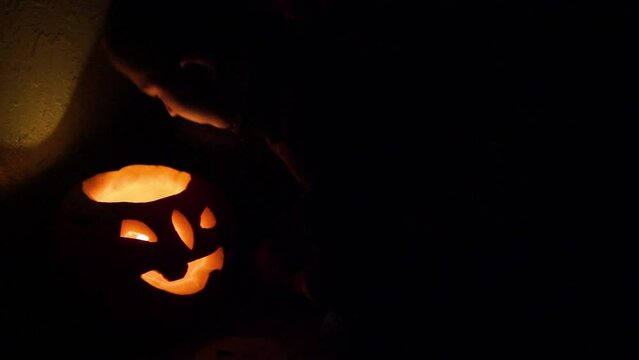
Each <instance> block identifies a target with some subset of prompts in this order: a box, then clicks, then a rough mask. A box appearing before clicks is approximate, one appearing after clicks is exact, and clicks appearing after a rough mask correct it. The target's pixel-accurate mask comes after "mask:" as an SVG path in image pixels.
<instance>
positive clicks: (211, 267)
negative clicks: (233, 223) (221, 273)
mask: <svg viewBox="0 0 639 360" xmlns="http://www.w3.org/2000/svg"><path fill="white" fill-rule="evenodd" d="M187 265H188V267H187V270H186V274H184V276H183V277H182V278H181V279H177V280H173V281H169V280H167V279H166V278H165V277H164V275H162V273H160V272H159V271H157V270H151V271H147V272H145V273H144V274H142V275H140V277H141V278H142V280H144V281H146V282H147V283H148V284H149V285H151V286H153V287H154V288H157V289H160V290H164V291H166V292H169V293H171V294H176V295H192V294H195V293H197V292H198V291H201V290H202V289H204V287H205V286H206V283H207V281H208V280H209V275H210V274H211V273H212V272H213V271H215V270H220V269H222V266H223V265H224V250H223V249H222V247H219V248H218V249H217V250H215V252H213V253H212V254H210V255H207V256H204V257H201V258H199V259H197V260H193V261H191V262H189V263H188V264H187Z"/></svg>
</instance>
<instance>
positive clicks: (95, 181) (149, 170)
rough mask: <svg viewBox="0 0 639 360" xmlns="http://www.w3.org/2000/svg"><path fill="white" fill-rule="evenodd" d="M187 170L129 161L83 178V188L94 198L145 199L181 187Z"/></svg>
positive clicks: (176, 191) (186, 181)
mask: <svg viewBox="0 0 639 360" xmlns="http://www.w3.org/2000/svg"><path fill="white" fill-rule="evenodd" d="M189 181H191V175H190V174H189V173H186V172H183V171H178V170H175V169H172V168H170V167H166V166H161V165H129V166H126V167H123V168H122V169H120V170H117V171H109V172H105V173H102V174H98V175H95V176H93V177H91V178H89V179H87V180H85V181H84V182H82V191H84V193H85V194H86V195H87V196H88V197H89V198H90V199H91V200H94V201H97V202H105V203H114V202H132V203H145V202H151V201H155V200H159V199H163V198H165V197H168V196H172V195H176V194H179V193H181V192H182V191H184V190H185V189H186V187H187V185H188V184H189Z"/></svg>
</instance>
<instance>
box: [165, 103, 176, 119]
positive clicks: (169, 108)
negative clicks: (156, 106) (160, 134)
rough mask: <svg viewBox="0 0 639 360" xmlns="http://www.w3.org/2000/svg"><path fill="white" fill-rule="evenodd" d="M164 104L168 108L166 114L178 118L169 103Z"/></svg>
mask: <svg viewBox="0 0 639 360" xmlns="http://www.w3.org/2000/svg"><path fill="white" fill-rule="evenodd" d="M163 104H164V107H165V108H166V112H168V113H169V115H170V116H171V117H175V116H176V114H175V111H173V109H172V108H171V107H170V106H169V105H168V104H167V103H165V102H163Z"/></svg>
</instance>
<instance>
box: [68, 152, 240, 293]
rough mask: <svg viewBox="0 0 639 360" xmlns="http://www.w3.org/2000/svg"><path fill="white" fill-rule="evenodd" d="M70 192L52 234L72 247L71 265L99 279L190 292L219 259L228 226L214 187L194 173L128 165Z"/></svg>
mask: <svg viewBox="0 0 639 360" xmlns="http://www.w3.org/2000/svg"><path fill="white" fill-rule="evenodd" d="M71 195H72V196H71V197H70V199H68V200H67V201H66V203H65V205H64V206H63V208H62V211H61V212H60V215H59V217H58V225H59V226H58V228H57V231H56V232H57V234H58V235H57V237H58V238H59V240H62V241H63V242H64V243H65V244H64V249H65V250H64V253H66V254H67V255H68V254H70V253H73V254H76V255H74V256H73V260H72V261H71V263H73V264H74V266H75V270H77V271H78V273H80V272H88V273H90V275H89V276H88V277H89V278H90V279H94V280H89V281H92V282H95V283H99V286H104V287H108V288H119V289H128V291H130V292H134V293H136V294H139V293H140V290H139V288H140V287H141V286H145V287H147V288H150V289H153V290H154V291H157V290H161V291H162V292H165V293H170V294H176V295H193V294H196V293H198V292H201V291H202V290H204V289H205V288H206V286H207V284H208V283H209V278H210V277H211V276H212V274H214V273H215V272H217V271H218V270H222V268H223V266H224V246H223V245H224V243H225V242H226V241H227V240H228V239H229V238H231V237H232V234H233V229H232V226H231V225H230V223H231V222H230V220H229V216H228V212H227V210H226V207H225V204H224V202H223V201H222V197H221V194H219V193H218V192H217V190H215V189H214V188H213V187H212V186H211V184H209V183H207V182H205V181H203V180H202V179H200V178H197V177H195V176H192V175H191V174H189V173H186V172H183V171H178V170H175V169H172V168H169V167H166V166H159V165H130V166H126V167H124V168H122V169H119V170H117V171H109V172H105V173H101V174H98V175H95V176H93V177H91V178H89V179H87V180H85V181H83V182H82V184H81V186H80V187H79V188H78V189H75V190H74V191H72V193H71ZM96 285H98V284H96Z"/></svg>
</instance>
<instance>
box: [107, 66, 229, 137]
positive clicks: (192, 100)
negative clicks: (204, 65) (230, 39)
mask: <svg viewBox="0 0 639 360" xmlns="http://www.w3.org/2000/svg"><path fill="white" fill-rule="evenodd" d="M110 60H111V63H112V64H113V66H114V67H115V68H116V70H118V71H119V72H120V73H121V74H122V75H124V76H125V77H126V78H128V79H129V80H130V81H131V82H133V83H134V84H135V85H136V86H137V87H138V89H139V90H140V91H141V92H143V93H144V94H146V95H148V96H150V97H152V98H157V99H159V100H160V101H162V103H163V104H164V107H165V108H166V110H167V112H168V113H169V115H170V116H172V117H176V116H177V117H180V118H183V119H185V120H188V121H191V122H194V123H197V124H202V125H211V126H213V127H215V128H218V129H229V128H230V127H231V119H229V118H228V117H229V116H230V115H229V114H226V116H224V115H222V114H221V112H220V110H219V109H216V108H215V106H214V104H213V101H212V99H210V96H211V94H207V93H206V91H198V90H197V89H193V88H192V87H190V86H189V84H187V83H186V82H187V81H186V80H184V79H180V78H179V77H175V78H174V79H171V80H169V81H163V82H160V81H157V80H153V79H152V78H151V77H150V76H148V74H147V73H146V72H144V71H142V70H139V69H134V68H132V67H131V66H129V65H128V64H126V62H124V61H122V60H121V59H119V58H118V57H116V56H110ZM204 80H205V81H206V79H204Z"/></svg>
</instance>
